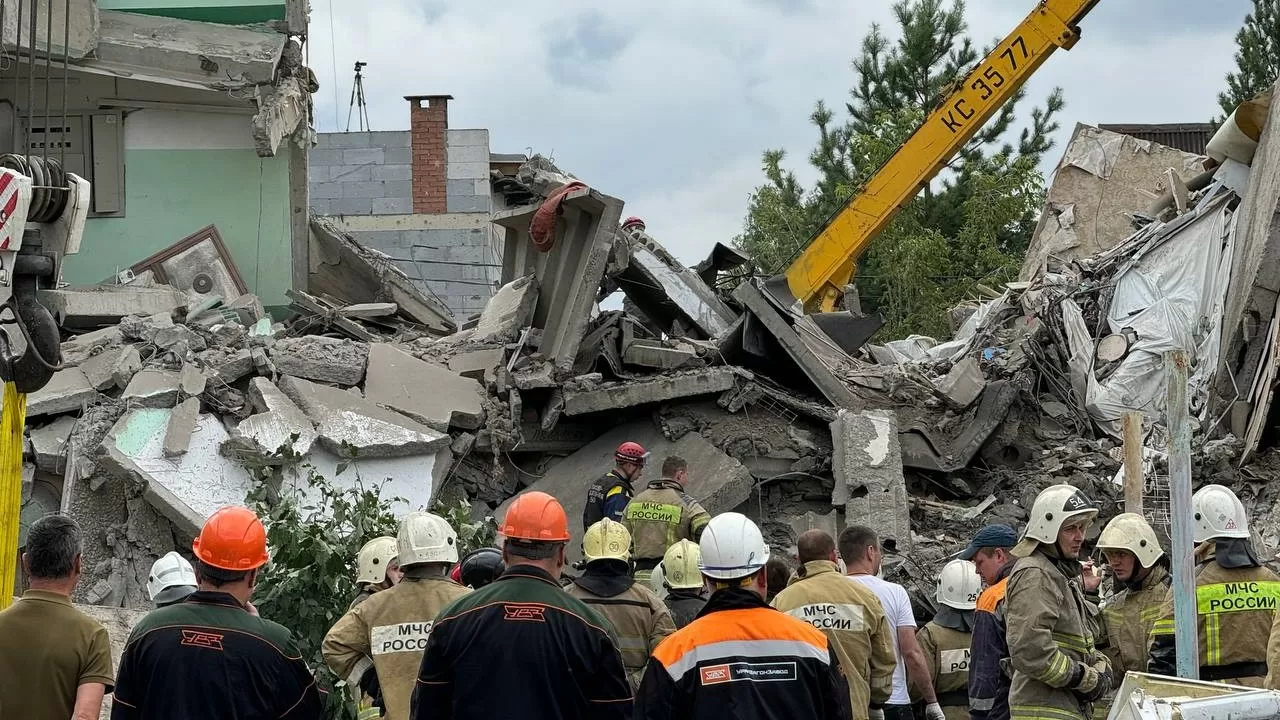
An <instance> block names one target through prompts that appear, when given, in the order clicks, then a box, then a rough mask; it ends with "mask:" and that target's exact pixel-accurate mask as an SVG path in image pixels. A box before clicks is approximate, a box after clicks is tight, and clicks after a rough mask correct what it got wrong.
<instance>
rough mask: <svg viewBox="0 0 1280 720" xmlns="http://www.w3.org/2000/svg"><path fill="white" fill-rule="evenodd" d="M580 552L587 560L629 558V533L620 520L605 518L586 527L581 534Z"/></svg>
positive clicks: (624, 560)
mask: <svg viewBox="0 0 1280 720" xmlns="http://www.w3.org/2000/svg"><path fill="white" fill-rule="evenodd" d="M582 554H583V555H585V556H586V558H587V562H595V561H596V560H621V561H623V562H627V561H629V560H631V533H630V532H628V531H627V528H626V527H625V526H623V524H622V523H620V522H615V521H613V520H610V519H609V518H605V519H603V520H601V521H600V522H597V523H596V524H594V525H592V526H591V527H589V528H587V532H586V534H585V535H583V536H582Z"/></svg>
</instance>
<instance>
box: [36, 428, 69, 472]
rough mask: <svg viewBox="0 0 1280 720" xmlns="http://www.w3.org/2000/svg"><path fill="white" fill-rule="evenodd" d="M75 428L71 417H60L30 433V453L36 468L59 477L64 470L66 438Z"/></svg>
mask: <svg viewBox="0 0 1280 720" xmlns="http://www.w3.org/2000/svg"><path fill="white" fill-rule="evenodd" d="M75 426H76V419H75V418H73V417H61V418H58V419H57V420H55V421H53V422H52V423H50V424H48V425H45V426H44V427H42V428H36V429H34V430H32V431H31V452H32V454H33V455H34V456H35V457H34V458H33V459H34V460H35V462H36V467H37V468H39V469H41V470H43V471H44V472H49V473H54V474H58V475H61V474H62V472H63V470H65V469H66V449H67V438H69V437H71V430H72V428H74V427H75Z"/></svg>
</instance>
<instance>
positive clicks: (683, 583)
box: [662, 540, 702, 590]
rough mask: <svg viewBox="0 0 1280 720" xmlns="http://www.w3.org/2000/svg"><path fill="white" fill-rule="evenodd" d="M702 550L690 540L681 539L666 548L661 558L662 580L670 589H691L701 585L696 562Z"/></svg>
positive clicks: (700, 575)
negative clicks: (665, 552)
mask: <svg viewBox="0 0 1280 720" xmlns="http://www.w3.org/2000/svg"><path fill="white" fill-rule="evenodd" d="M701 561H702V550H701V549H700V548H699V547H698V544H697V543H695V542H694V541H692V540H681V541H680V542H678V543H676V544H675V545H672V546H671V547H669V548H667V554H666V555H665V556H663V558H662V568H663V573H664V578H663V581H664V582H665V583H666V584H667V587H669V588H671V589H672V590H693V589H695V588H700V587H702V573H701V572H700V571H699V569H698V563H699V562H701Z"/></svg>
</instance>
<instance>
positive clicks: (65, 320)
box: [37, 285, 187, 330]
mask: <svg viewBox="0 0 1280 720" xmlns="http://www.w3.org/2000/svg"><path fill="white" fill-rule="evenodd" d="M37 295H38V297H39V299H40V304H42V305H44V306H45V307H46V308H48V309H49V312H50V313H53V317H54V319H55V320H57V321H58V325H59V326H60V327H63V328H68V329H72V330H75V329H89V328H98V327H102V326H104V325H114V324H116V323H118V322H120V320H121V319H123V318H124V317H125V316H126V315H153V314H155V313H170V312H173V311H174V310H177V309H178V308H184V307H186V306H187V297H186V295H184V294H183V293H182V292H181V291H179V290H177V289H175V288H172V287H169V286H168V285H157V286H153V287H139V286H133V285H89V286H85V287H68V288H62V289H60V290H41V291H39V293H37Z"/></svg>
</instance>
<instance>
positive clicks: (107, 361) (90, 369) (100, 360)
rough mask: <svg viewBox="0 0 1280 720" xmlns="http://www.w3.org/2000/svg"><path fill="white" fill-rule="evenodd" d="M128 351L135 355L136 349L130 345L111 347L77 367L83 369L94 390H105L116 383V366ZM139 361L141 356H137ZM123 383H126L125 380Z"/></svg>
mask: <svg viewBox="0 0 1280 720" xmlns="http://www.w3.org/2000/svg"><path fill="white" fill-rule="evenodd" d="M129 353H132V354H133V355H135V356H136V355H137V354H138V351H137V350H136V349H135V348H134V347H133V346H132V345H125V346H123V347H116V348H111V349H109V350H104V351H102V352H100V353H98V354H97V355H94V356H93V357H90V358H89V359H87V360H85V361H84V362H82V363H80V366H79V367H80V369H81V370H82V371H84V376H85V378H86V379H88V381H89V385H90V386H91V387H92V388H93V389H94V390H106V389H107V388H109V387H112V386H113V385H115V384H116V380H115V372H116V366H117V365H118V364H119V363H120V361H121V360H122V359H123V358H124V357H125V355H128V354H129ZM139 362H141V358H139ZM130 377H132V376H130ZM125 384H126V385H127V384H128V383H127V381H126V383H125Z"/></svg>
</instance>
